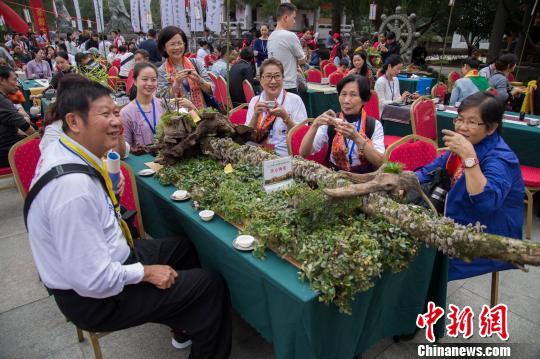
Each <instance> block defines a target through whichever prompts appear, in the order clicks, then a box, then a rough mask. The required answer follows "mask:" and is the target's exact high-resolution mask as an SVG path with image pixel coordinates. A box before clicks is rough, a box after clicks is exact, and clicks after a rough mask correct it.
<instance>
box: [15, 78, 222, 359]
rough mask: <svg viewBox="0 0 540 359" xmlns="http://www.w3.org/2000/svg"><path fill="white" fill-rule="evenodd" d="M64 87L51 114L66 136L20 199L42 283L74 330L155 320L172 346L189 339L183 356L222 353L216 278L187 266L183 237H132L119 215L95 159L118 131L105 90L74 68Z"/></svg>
mask: <svg viewBox="0 0 540 359" xmlns="http://www.w3.org/2000/svg"><path fill="white" fill-rule="evenodd" d="M62 87H63V91H62V92H61V93H60V94H59V96H58V98H57V101H56V103H55V104H53V105H51V106H54V111H50V112H49V114H52V115H54V116H57V119H58V120H62V126H63V131H64V133H65V135H64V136H62V137H61V138H60V139H59V140H58V141H55V142H53V143H51V144H50V145H49V146H48V147H47V149H46V150H45V151H44V153H43V154H42V157H41V159H40V161H39V164H38V167H37V169H36V173H35V176H34V180H33V182H32V187H31V190H30V192H29V194H28V197H27V199H26V202H25V213H28V216H27V225H28V236H29V239H30V245H31V248H32V254H33V256H34V260H35V263H36V267H37V270H38V272H39V276H40V278H41V280H42V282H43V284H44V285H45V286H46V287H47V289H48V291H49V293H50V294H52V295H54V298H55V300H56V303H57V304H58V307H59V308H60V310H61V311H62V313H64V315H65V316H66V317H67V318H68V319H70V320H71V321H72V322H73V323H74V324H75V325H77V326H78V327H79V328H81V329H84V330H90V331H98V332H105V331H115V330H119V329H125V328H129V327H132V326H136V325H140V324H144V323H147V322H154V323H161V324H165V325H167V326H169V327H171V329H172V331H173V334H174V337H173V340H172V343H173V346H175V347H176V348H185V347H188V346H189V345H191V344H192V349H191V356H190V358H193V359H197V358H208V359H210V358H227V357H228V356H229V353H230V345H231V344H230V342H231V323H230V304H229V296H228V291H227V288H226V286H225V284H224V282H223V280H222V279H221V277H219V275H216V274H214V273H210V272H207V271H203V270H201V269H198V268H195V267H197V265H198V259H197V255H196V253H195V251H194V250H193V247H192V245H191V243H190V242H189V241H188V240H186V239H182V238H171V239H167V240H157V239H153V240H134V241H133V240H132V239H131V234H130V233H129V230H128V229H127V227H126V226H125V223H124V222H123V221H122V220H121V218H120V217H119V215H118V212H117V201H116V198H115V196H114V192H113V191H112V189H111V185H110V179H109V178H108V175H107V173H106V171H104V170H103V164H102V161H101V158H103V156H105V154H106V153H107V151H109V150H110V149H111V148H113V147H114V146H115V144H116V143H117V142H118V138H119V136H120V131H121V121H120V117H119V115H118V110H117V108H116V105H115V104H114V102H113V101H112V99H111V97H110V91H109V90H108V89H107V88H105V87H103V86H101V85H100V84H98V83H95V82H91V81H88V80H86V79H84V78H82V77H74V78H70V79H69V80H67V81H64V82H63V83H62ZM77 166H78V167H77ZM76 167H77V168H76ZM83 170H86V172H83Z"/></svg>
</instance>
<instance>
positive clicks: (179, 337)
mask: <svg viewBox="0 0 540 359" xmlns="http://www.w3.org/2000/svg"><path fill="white" fill-rule="evenodd" d="M171 332H172V334H173V337H172V346H173V347H175V348H176V349H186V348H189V347H190V346H191V340H190V339H189V336H188V335H187V334H186V333H185V332H182V331H179V330H174V329H172V330H171Z"/></svg>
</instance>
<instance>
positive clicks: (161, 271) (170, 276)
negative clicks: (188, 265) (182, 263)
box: [143, 264, 178, 289]
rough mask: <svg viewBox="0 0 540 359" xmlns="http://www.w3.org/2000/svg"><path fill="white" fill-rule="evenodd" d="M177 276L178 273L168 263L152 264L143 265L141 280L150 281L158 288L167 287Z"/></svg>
mask: <svg viewBox="0 0 540 359" xmlns="http://www.w3.org/2000/svg"><path fill="white" fill-rule="evenodd" d="M176 277H178V273H176V271H175V270H174V269H172V268H171V267H170V266H168V265H161V264H154V265H146V266H144V277H143V281H144V282H148V283H151V284H153V285H155V286H156V287H158V288H159V289H168V288H170V287H171V286H172V285H173V284H174V281H175V279H176Z"/></svg>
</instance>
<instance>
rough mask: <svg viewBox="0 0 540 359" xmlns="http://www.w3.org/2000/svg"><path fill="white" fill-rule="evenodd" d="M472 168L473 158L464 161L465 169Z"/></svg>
mask: <svg viewBox="0 0 540 359" xmlns="http://www.w3.org/2000/svg"><path fill="white" fill-rule="evenodd" d="M472 166H474V158H467V159H466V160H465V167H472Z"/></svg>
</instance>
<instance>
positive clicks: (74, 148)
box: [60, 136, 133, 247]
mask: <svg viewBox="0 0 540 359" xmlns="http://www.w3.org/2000/svg"><path fill="white" fill-rule="evenodd" d="M60 143H61V144H62V145H63V146H64V147H65V148H66V149H67V150H68V151H70V152H71V153H73V154H74V155H76V156H78V157H79V158H80V159H82V160H83V161H84V162H86V163H87V164H88V165H89V166H92V167H93V168H95V169H96V170H97V171H98V172H99V174H100V175H101V177H103V179H104V180H105V184H106V187H107V195H108V196H109V198H110V200H111V202H112V204H113V207H114V212H115V213H116V219H117V220H118V224H119V225H120V229H121V230H122V233H123V234H124V237H125V238H126V241H127V243H128V245H129V246H130V247H133V238H132V237H131V232H130V231H129V227H128V226H127V223H126V222H124V220H123V219H122V215H121V214H120V204H119V203H118V200H117V199H116V195H115V194H114V191H113V186H112V181H111V178H110V177H109V173H108V172H107V168H106V167H105V163H103V164H102V165H101V166H100V165H99V164H98V163H97V162H96V161H94V159H93V158H92V157H90V156H89V155H88V154H86V153H85V152H84V151H83V149H82V148H80V147H79V146H78V145H77V144H75V143H73V142H72V141H70V140H69V139H68V138H67V136H62V137H60Z"/></svg>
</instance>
